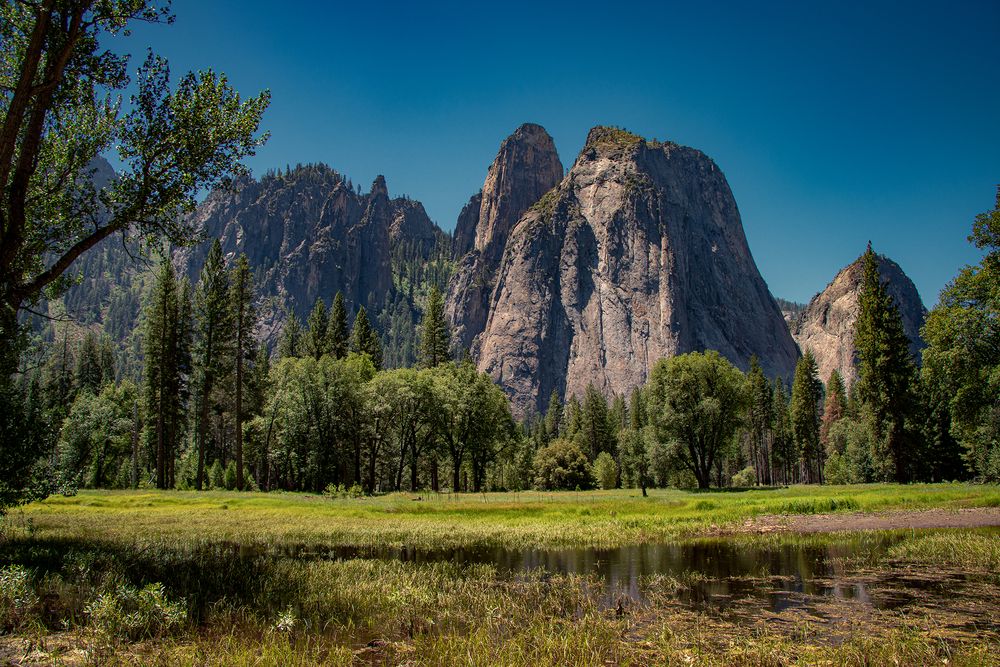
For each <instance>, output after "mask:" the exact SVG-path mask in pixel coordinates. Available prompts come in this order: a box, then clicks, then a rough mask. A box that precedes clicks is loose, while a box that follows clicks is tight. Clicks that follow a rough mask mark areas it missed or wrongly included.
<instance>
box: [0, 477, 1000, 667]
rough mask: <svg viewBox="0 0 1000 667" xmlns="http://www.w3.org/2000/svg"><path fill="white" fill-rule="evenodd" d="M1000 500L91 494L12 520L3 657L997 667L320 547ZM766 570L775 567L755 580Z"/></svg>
mask: <svg viewBox="0 0 1000 667" xmlns="http://www.w3.org/2000/svg"><path fill="white" fill-rule="evenodd" d="M921 493H926V494H928V497H929V498H930V499H929V500H926V499H923V498H922V497H921V496H920V494H921ZM810 494H811V495H810ZM991 494H994V495H995V489H993V490H991V488H990V487H976V486H971V485H959V484H955V485H940V486H930V487H925V488H923V487H893V486H876V487H845V488H838V489H823V488H820V489H817V488H808V489H805V488H799V487H795V488H791V489H781V490H772V491H760V492H754V491H748V492H743V493H708V494H706V493H687V492H680V491H655V492H653V493H652V496H651V498H649V499H641V498H638V497H635V494H630V493H629V492H627V491H616V492H588V493H567V494H539V493H522V494H517V496H516V500H515V499H514V497H513V494H511V495H490V494H487V495H485V496H474V497H471V496H470V497H462V498H450V497H447V496H440V497H438V496H433V495H431V496H429V497H428V496H424V497H425V498H428V499H426V500H423V501H414V500H412V497H411V496H407V495H404V494H399V495H393V496H387V497H379V498H365V499H329V498H323V497H320V496H304V495H291V494H266V495H265V494H237V493H226V492H221V493H219V492H212V493H203V494H197V493H182V492H133V493H127V492H86V493H81V494H80V495H79V496H77V497H74V498H52V499H50V500H48V501H46V502H44V503H37V504H35V505H32V506H29V507H27V508H25V510H24V511H23V512H20V513H16V514H14V515H11V516H9V517H8V518H7V520H6V522H5V526H4V532H3V534H2V536H0V583H2V584H3V586H2V587H0V588H2V590H0V628H2V630H3V632H6V633H7V634H6V635H5V636H3V635H2V633H0V656H5V655H7V652H9V651H10V650H13V651H15V652H16V651H20V650H21V649H23V648H24V647H26V646H39V645H45V646H48V647H49V648H48V649H47V652H45V651H43V652H41V653H39V652H38V651H37V650H36V651H35V653H37V654H38V658H37V660H35V661H34V662H32V659H27V658H26V659H25V660H23V661H22V662H23V664H52V663H53V662H59V661H63V662H65V663H67V664H79V663H80V662H82V663H84V664H86V663H89V664H159V665H348V664H392V665H396V664H408V665H441V664H472V665H475V664H484V665H485V664H504V665H567V664H573V665H603V664H618V665H645V664H666V665H672V664H678V665H688V664H706V665H785V664H794V663H804V664H838V665H840V664H844V665H879V664H899V665H917V664H944V663H943V661H945V660H947V661H949V662H948V663H947V664H952V665H981V664H993V663H992V662H991V661H994V662H995V660H996V658H995V657H994V656H996V655H1000V651H997V650H996V649H997V648H998V647H1000V642H998V640H997V638H996V637H995V636H994V635H992V634H989V633H983V634H982V635H981V636H979V637H977V638H976V639H975V640H970V639H969V638H968V637H965V636H960V635H957V634H955V633H951V632H950V631H948V630H947V629H942V628H937V627H936V626H935V625H934V623H933V619H930V620H928V619H913V618H909V617H907V616H906V615H905V614H898V613H883V612H877V611H874V610H870V609H868V610H867V611H865V609H867V608H864V609H863V608H861V607H857V606H852V605H849V604H847V605H845V606H844V607H843V609H840V612H841V613H846V614H848V615H850V614H856V615H857V616H856V617H849V618H848V620H847V621H846V622H842V625H846V627H847V628H848V629H853V628H855V627H864V628H865V633H858V632H853V630H852V631H850V632H849V633H848V634H847V635H846V636H841V637H839V638H838V639H837V640H836V641H832V640H831V638H830V632H831V627H828V626H827V625H824V624H823V622H821V621H812V620H795V619H794V618H792V619H791V620H790V619H781V622H778V623H774V622H771V621H772V620H773V619H771V618H770V617H767V616H766V615H765V616H760V615H759V614H757V612H755V611H751V612H749V614H748V615H745V616H744V617H743V618H741V619H736V618H726V617H721V616H718V615H712V614H705V613H698V612H695V611H693V610H691V609H688V608H685V607H683V606H682V605H679V604H678V603H677V600H676V594H677V593H678V591H683V590H685V589H688V588H692V587H696V586H698V585H699V584H701V583H704V582H705V581H706V575H705V574H704V573H702V572H698V571H690V572H681V573H677V574H674V575H655V576H650V577H643V578H641V579H640V582H639V586H640V588H641V589H642V593H643V595H642V601H641V602H635V603H630V604H628V605H625V606H624V608H622V607H619V608H618V609H615V608H613V607H611V608H609V607H608V605H607V601H606V600H605V599H604V597H603V594H604V588H603V582H602V581H601V580H599V579H598V578H597V577H596V576H594V575H586V576H585V575H556V574H549V573H546V572H544V571H541V570H536V571H527V572H522V573H519V574H518V576H517V577H511V576H507V575H505V574H503V573H500V572H498V571H497V570H496V568H495V567H493V566H491V565H487V564H458V563H453V562H404V561H398V560H375V559H368V558H355V559H351V560H330V559H326V558H323V557H321V555H322V553H323V551H322V547H323V546H327V547H335V546H351V547H362V548H363V547H367V546H372V545H405V546H408V547H415V548H427V549H433V548H439V549H440V548H453V547H459V546H461V547H469V546H475V547H482V546H485V547H494V546H502V547H505V548H525V547H527V548H538V547H543V548H544V547H565V546H574V547H585V546H597V547H608V546H620V545H624V544H636V543H643V542H650V541H654V540H666V539H683V540H686V541H697V540H701V539H705V538H694V537H692V536H693V535H697V534H699V533H704V532H711V529H712V528H713V527H719V526H725V525H728V524H733V523H738V522H740V521H743V520H745V519H747V518H752V517H753V516H757V515H759V514H770V513H778V512H788V511H792V510H795V511H799V512H809V511H813V512H827V511H851V510H855V509H860V510H876V509H888V508H899V507H925V506H937V507H954V508H959V507H969V506H975V505H977V504H980V503H982V502H988V501H990V499H991V498H993V497H994V495H991ZM918 497H919V498H921V499H920V500H917V499H916V498H918ZM709 539H714V540H718V539H720V538H718V537H715V538H709ZM724 539H726V540H729V541H731V542H732V543H733V544H735V545H736V546H737V548H745V549H747V550H751V549H781V548H783V547H787V546H788V545H790V544H791V545H799V546H810V547H828V548H830V549H831V552H832V553H834V554H836V553H837V552H836V549H837V548H838V546H840V547H843V550H844V553H845V554H851V556H850V557H846V556H845V558H844V562H843V563H841V565H842V566H844V567H847V568H857V567H864V568H867V569H869V570H872V569H877V568H883V569H885V568H893V567H910V566H918V565H919V566H926V567H932V566H941V567H944V566H947V567H955V568H963V569H968V570H975V571H984V570H989V569H992V570H993V571H996V567H997V565H1000V560H998V553H1000V549H998V539H1000V537H998V534H997V533H996V532H995V531H994V532H989V531H959V530H955V531H941V532H935V533H914V532H911V531H894V532H891V533H886V532H881V533H879V532H871V531H869V532H859V533H850V534H838V535H823V534H813V535H797V534H782V535H775V534H765V535H757V534H738V535H732V536H729V537H726V538H724ZM305 553H310V554H312V555H310V556H309V557H306V556H304V555H303V554H305ZM317 553H318V554H320V555H316V554H317ZM834 558H837V557H836V556H834ZM852 559H853V560H852ZM976 568H978V569H976ZM770 575H771V573H770V572H768V571H767V569H766V568H762V569H760V570H759V571H754V572H752V573H750V574H749V575H747V576H748V577H750V578H759V579H761V580H766V579H767V578H768V577H769V576H770ZM748 619H749V620H748ZM765 619H766V620H765ZM60 647H61V648H60ZM60 651H62V653H60ZM74 651H77V653H74ZM22 653H23V654H25V655H27V654H29V653H30V651H27V650H26V649H25V650H23V651H22ZM19 655H20V654H19ZM60 655H62V656H66V658H65V660H64V659H63V658H61V657H59V656H60ZM72 656H76V658H72ZM77 658H78V659H77Z"/></svg>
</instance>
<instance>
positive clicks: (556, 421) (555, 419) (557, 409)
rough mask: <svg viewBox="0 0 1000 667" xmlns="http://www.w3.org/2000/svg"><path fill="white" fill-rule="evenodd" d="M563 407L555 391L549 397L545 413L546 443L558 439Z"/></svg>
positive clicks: (561, 424)
mask: <svg viewBox="0 0 1000 667" xmlns="http://www.w3.org/2000/svg"><path fill="white" fill-rule="evenodd" d="M562 422H563V406H562V401H560V400H559V392H558V391H556V390H555V389H553V390H552V393H551V394H550V395H549V407H548V409H547V410H546V411H545V429H544V431H545V439H546V442H547V441H549V440H554V439H555V438H558V437H559V429H560V428H562V426H563V423H562Z"/></svg>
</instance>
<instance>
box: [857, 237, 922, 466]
mask: <svg viewBox="0 0 1000 667" xmlns="http://www.w3.org/2000/svg"><path fill="white" fill-rule="evenodd" d="M862 262H863V267H864V276H863V278H862V283H861V293H860V295H859V297H858V305H859V312H858V320H857V323H856V324H855V330H854V347H855V349H856V350H857V355H858V383H857V397H858V400H859V403H860V406H861V409H862V412H863V413H864V414H865V416H866V417H867V419H868V420H869V423H870V425H871V428H872V444H873V446H874V447H875V448H876V450H875V451H874V452H873V456H872V460H873V461H874V462H876V464H877V466H878V468H877V470H876V475H877V476H878V478H879V479H880V480H885V481H887V480H893V479H894V480H896V481H897V482H906V481H909V480H911V479H912V478H913V475H914V465H915V463H916V458H917V453H916V451H915V448H916V443H915V442H914V438H913V437H912V433H911V432H908V428H907V420H908V419H910V418H912V417H913V416H914V415H915V413H916V405H915V403H916V400H915V399H916V397H915V392H914V386H913V385H914V380H915V377H916V367H915V365H914V362H913V359H912V358H911V357H910V352H909V344H910V341H909V339H908V338H907V336H906V332H905V331H904V329H903V320H902V318H901V317H900V315H899V310H898V309H897V308H896V305H895V304H894V303H893V300H892V297H891V296H889V293H888V291H887V290H886V286H885V285H884V284H883V283H882V281H881V280H880V278H879V274H878V259H877V258H876V257H875V252H874V251H873V250H872V248H871V244H868V249H867V250H866V251H865V254H864V255H863V257H862Z"/></svg>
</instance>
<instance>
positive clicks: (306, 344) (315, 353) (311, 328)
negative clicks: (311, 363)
mask: <svg viewBox="0 0 1000 667" xmlns="http://www.w3.org/2000/svg"><path fill="white" fill-rule="evenodd" d="M329 322H330V320H329V317H328V316H327V314H326V304H325V303H323V299H316V304H315V305H314V306H313V309H312V312H311V313H309V319H308V320H307V321H306V333H305V336H304V337H303V341H302V343H303V345H302V347H303V350H302V352H303V353H304V354H307V355H309V356H310V357H312V358H313V359H319V358H320V357H322V356H323V355H324V354H326V353H327V349H326V344H327V339H326V330H327V327H328V326H329Z"/></svg>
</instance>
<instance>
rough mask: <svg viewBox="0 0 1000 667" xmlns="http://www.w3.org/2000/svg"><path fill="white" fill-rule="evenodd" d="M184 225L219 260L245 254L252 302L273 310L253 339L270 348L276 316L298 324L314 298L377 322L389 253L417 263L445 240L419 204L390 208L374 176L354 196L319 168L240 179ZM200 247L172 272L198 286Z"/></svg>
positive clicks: (385, 297) (389, 282) (386, 292)
mask: <svg viewBox="0 0 1000 667" xmlns="http://www.w3.org/2000/svg"><path fill="white" fill-rule="evenodd" d="M192 215H193V216H194V222H195V223H196V224H197V225H198V226H200V227H201V228H202V229H204V230H205V234H206V236H207V237H208V238H213V237H218V238H219V239H220V240H221V242H222V250H223V253H225V255H226V256H227V257H228V258H230V259H231V258H233V257H235V256H236V255H238V254H239V253H246V255H247V258H248V259H249V261H250V266H251V267H252V268H253V271H254V278H255V285H256V289H257V293H258V295H259V296H261V297H264V299H265V300H266V298H267V297H277V299H276V301H277V302H278V303H279V304H281V307H275V308H267V307H264V308H262V312H261V315H262V331H261V336H262V337H263V338H264V339H265V340H268V341H270V342H272V343H273V342H274V340H276V338H277V335H278V333H279V330H280V327H281V324H282V321H283V312H282V311H283V309H285V308H287V309H288V310H290V311H292V312H294V313H296V314H297V315H298V317H299V318H300V319H302V320H304V319H305V318H306V317H307V316H308V313H309V311H310V310H311V309H312V306H313V304H314V302H315V301H316V299H317V298H318V297H321V298H323V299H324V300H325V301H326V302H327V305H329V303H330V301H331V299H332V298H333V295H334V294H336V293H337V292H338V291H339V292H342V293H343V294H344V299H345V301H346V302H347V306H348V310H349V311H350V312H353V311H356V310H357V308H358V307H360V306H364V307H365V308H366V309H367V310H368V311H369V312H370V313H372V314H373V315H376V314H378V313H379V312H380V311H381V310H382V309H383V308H384V307H385V306H386V305H387V304H388V303H389V302H390V300H391V299H392V298H393V296H394V295H393V291H394V285H393V266H392V257H393V253H394V251H397V249H399V248H401V247H402V246H404V245H405V246H406V247H407V248H408V249H409V251H410V252H416V253H417V254H418V255H419V254H421V253H424V254H425V253H427V252H429V251H430V249H431V248H432V247H433V246H434V244H435V243H437V242H438V241H439V240H441V239H443V238H445V237H444V235H443V234H442V232H441V231H440V230H439V229H438V228H437V227H436V226H435V225H434V224H433V223H432V222H431V221H430V219H429V218H428V217H427V214H426V212H425V211H424V208H423V206H422V205H421V204H420V203H419V202H416V201H413V200H410V199H405V198H397V199H391V198H390V197H389V192H388V189H387V187H386V183H385V179H384V178H383V177H382V176H379V177H378V178H376V179H375V182H374V183H373V184H372V186H371V189H370V191H369V192H368V193H367V194H361V193H359V192H358V191H356V190H355V189H354V188H353V187H352V186H351V184H350V182H349V181H347V180H346V179H345V178H344V177H343V176H342V175H341V174H339V173H337V172H336V171H334V170H333V169H331V168H329V167H327V166H325V165H311V166H305V167H298V168H296V169H295V170H293V171H290V172H288V173H286V174H284V175H281V174H277V175H275V174H270V175H267V176H265V177H264V178H263V179H261V180H260V181H255V180H251V179H245V180H243V181H240V182H238V183H236V184H235V185H234V187H233V188H231V189H228V190H216V191H214V192H212V193H211V194H210V195H209V196H208V197H207V198H206V200H205V201H204V202H203V203H202V204H201V205H200V206H199V207H198V208H197V209H196V210H195V212H194V213H193V214H192ZM208 247H209V244H208V243H204V244H201V245H199V246H197V247H195V248H189V249H182V250H180V251H178V252H177V253H175V256H174V262H175V265H176V266H177V268H178V270H179V272H183V273H185V274H187V275H188V276H189V277H190V278H191V280H192V281H195V280H197V277H198V274H199V272H200V271H201V267H202V265H203V264H204V261H205V257H206V255H207V253H208Z"/></svg>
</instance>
